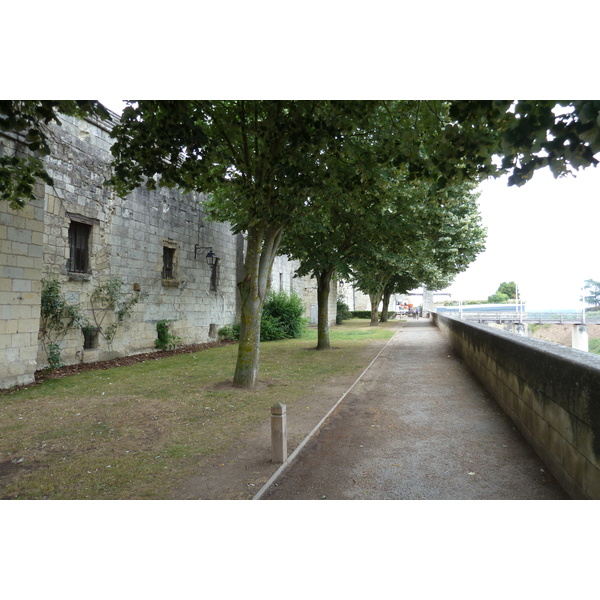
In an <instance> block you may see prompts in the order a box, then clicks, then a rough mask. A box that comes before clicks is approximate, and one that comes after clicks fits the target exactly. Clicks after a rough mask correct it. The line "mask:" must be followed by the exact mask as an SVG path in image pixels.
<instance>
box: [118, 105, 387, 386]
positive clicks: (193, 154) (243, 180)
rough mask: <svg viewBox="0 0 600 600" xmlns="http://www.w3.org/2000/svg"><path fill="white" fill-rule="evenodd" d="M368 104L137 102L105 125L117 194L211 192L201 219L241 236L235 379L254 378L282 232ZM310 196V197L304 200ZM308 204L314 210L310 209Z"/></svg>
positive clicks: (249, 381) (322, 181) (242, 382)
mask: <svg viewBox="0 0 600 600" xmlns="http://www.w3.org/2000/svg"><path fill="white" fill-rule="evenodd" d="M374 106H375V103H372V102H342V101H339V102H327V101H215V102H212V101H170V102H167V101H140V102H136V103H131V104H130V105H129V106H128V107H127V108H126V109H125V110H124V112H123V116H122V120H121V123H120V124H119V126H117V127H116V128H115V130H114V131H113V135H114V137H115V138H116V142H115V144H114V145H113V149H112V151H113V154H114V157H115V177H114V178H113V180H112V183H113V184H115V185H116V186H117V189H118V190H119V191H120V192H121V193H126V192H128V191H130V190H132V189H133V188H135V187H137V186H139V185H141V184H144V185H146V186H148V187H150V188H153V187H155V186H156V185H161V186H179V187H180V188H182V189H183V190H185V191H190V190H195V191H199V192H207V193H210V194H211V199H210V200H209V201H208V203H207V209H208V212H209V215H211V216H212V218H214V219H217V220H219V221H229V222H230V223H231V225H232V230H233V232H235V233H237V232H242V231H245V232H247V252H246V257H245V261H244V270H243V278H242V280H241V281H240V282H238V289H239V292H240V297H241V323H240V341H239V347H238V358H237V364H236V370H235V374H234V384H235V385H238V386H240V387H249V388H251V387H254V386H255V385H256V383H257V379H258V369H259V356H260V321H261V314H262V308H263V304H264V301H265V299H266V294H267V288H268V284H269V280H270V276H271V269H272V265H273V260H274V258H275V256H276V254H277V252H278V249H279V245H280V242H281V236H282V234H283V231H284V229H285V228H286V227H288V226H289V225H290V223H292V221H293V220H294V218H295V217H296V215H297V214H298V212H299V211H301V210H302V209H304V208H305V207H306V205H307V203H308V204H309V205H310V204H311V203H315V202H323V201H325V195H324V194H323V193H319V192H320V191H321V188H322V187H326V186H327V180H328V177H329V176H330V173H328V172H327V168H326V160H325V159H326V158H327V157H329V156H331V155H335V154H337V153H338V152H339V150H340V146H341V145H342V144H343V140H344V136H345V135H348V134H350V133H352V132H353V131H355V130H356V128H357V127H359V126H360V123H361V122H362V120H363V119H364V117H365V115H368V113H369V111H370V110H372V108H373V107H374ZM313 198H314V199H315V200H312V199H313ZM316 208H317V206H315V209H316Z"/></svg>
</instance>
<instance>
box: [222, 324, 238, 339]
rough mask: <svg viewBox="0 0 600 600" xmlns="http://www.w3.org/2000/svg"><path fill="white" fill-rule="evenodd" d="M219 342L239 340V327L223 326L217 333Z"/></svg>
mask: <svg viewBox="0 0 600 600" xmlns="http://www.w3.org/2000/svg"><path fill="white" fill-rule="evenodd" d="M217 335H218V336H219V339H220V340H236V341H237V340H238V339H239V338H240V326H239V325H237V324H236V325H225V327H221V329H219V331H218V332H217Z"/></svg>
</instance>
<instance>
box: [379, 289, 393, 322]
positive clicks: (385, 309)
mask: <svg viewBox="0 0 600 600" xmlns="http://www.w3.org/2000/svg"><path fill="white" fill-rule="evenodd" d="M391 295H392V294H391V292H390V291H389V290H388V289H387V288H385V289H384V290H383V306H382V307H381V322H382V323H387V320H388V307H389V304H390V296H391Z"/></svg>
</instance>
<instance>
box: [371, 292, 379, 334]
mask: <svg viewBox="0 0 600 600" xmlns="http://www.w3.org/2000/svg"><path fill="white" fill-rule="evenodd" d="M381 296H382V292H377V293H376V294H369V299H370V300H371V322H370V323H369V327H376V326H377V325H379V319H378V318H377V316H378V310H377V307H378V306H379V303H380V302H381Z"/></svg>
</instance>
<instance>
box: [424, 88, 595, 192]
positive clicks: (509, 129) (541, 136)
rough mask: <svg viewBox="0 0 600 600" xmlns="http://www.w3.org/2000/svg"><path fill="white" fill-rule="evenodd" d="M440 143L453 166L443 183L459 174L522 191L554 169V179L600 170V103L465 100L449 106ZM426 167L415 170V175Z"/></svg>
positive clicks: (443, 170) (446, 166)
mask: <svg viewBox="0 0 600 600" xmlns="http://www.w3.org/2000/svg"><path fill="white" fill-rule="evenodd" d="M445 104H446V105H447V107H448V110H447V112H446V113H441V112H440V113H439V114H440V135H439V138H438V141H439V143H440V144H441V145H442V146H443V147H444V150H445V153H446V155H447V156H448V159H449V160H448V162H445V163H442V164H438V165H436V167H437V168H438V170H439V173H440V182H441V183H442V184H443V182H444V181H446V180H447V179H448V178H454V177H455V176H456V174H457V173H458V174H462V175H467V176H468V177H469V176H473V175H476V176H479V177H488V176H498V175H503V174H506V173H508V174H509V175H510V176H509V178H508V184H509V185H517V186H521V185H523V184H524V183H526V182H527V181H529V180H530V179H531V177H532V175H533V173H534V172H535V171H536V170H537V169H539V168H542V167H546V166H547V167H549V168H550V170H551V171H552V173H553V174H554V176H555V177H562V176H565V175H567V174H573V175H574V174H575V173H576V172H577V171H578V170H579V169H583V168H586V167H589V166H596V165H597V164H598V159H597V158H596V157H595V155H596V154H598V152H600V101H599V100H519V101H508V100H507V101H495V100H477V101H473V100H463V101H452V102H449V103H445ZM424 164H425V163H421V164H415V166H416V169H415V173H417V172H419V170H422V169H423V168H424Z"/></svg>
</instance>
